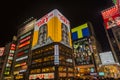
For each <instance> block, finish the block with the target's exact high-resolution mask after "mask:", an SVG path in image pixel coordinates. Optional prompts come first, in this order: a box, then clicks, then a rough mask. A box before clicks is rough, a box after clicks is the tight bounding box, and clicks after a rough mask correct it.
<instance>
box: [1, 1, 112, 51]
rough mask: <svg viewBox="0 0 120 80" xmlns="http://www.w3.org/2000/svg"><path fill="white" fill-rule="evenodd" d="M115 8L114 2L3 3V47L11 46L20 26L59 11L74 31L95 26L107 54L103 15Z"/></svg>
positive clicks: (98, 38) (97, 36)
mask: <svg viewBox="0 0 120 80" xmlns="http://www.w3.org/2000/svg"><path fill="white" fill-rule="evenodd" d="M112 5H113V3H112V0H15V1H12V0H4V1H2V2H0V10H1V11H0V18H1V21H0V23H1V25H0V28H1V29H0V46H4V45H5V44H6V43H8V42H10V41H11V40H12V36H13V35H16V34H17V30H18V27H19V25H20V24H22V23H23V22H24V21H26V20H27V19H29V18H30V17H34V18H36V19H39V18H41V17H43V16H44V15H46V14H47V13H49V12H50V11H52V10H53V9H58V10H59V11H60V12H61V13H62V14H63V15H64V16H65V17H66V18H67V19H68V20H69V21H70V24H71V28H73V27H77V26H79V25H81V24H83V23H85V22H86V21H90V22H92V24H93V26H94V30H95V33H96V38H97V40H98V41H99V42H100V44H101V45H102V47H103V50H104V51H107V50H109V48H108V47H109V46H108V41H107V38H106V36H105V31H104V26H103V20H102V16H101V13H100V11H102V10H104V9H106V8H108V7H110V6H112Z"/></svg>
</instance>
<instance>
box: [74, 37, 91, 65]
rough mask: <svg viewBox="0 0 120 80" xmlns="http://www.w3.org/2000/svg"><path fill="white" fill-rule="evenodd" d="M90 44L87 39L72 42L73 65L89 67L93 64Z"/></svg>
mask: <svg viewBox="0 0 120 80" xmlns="http://www.w3.org/2000/svg"><path fill="white" fill-rule="evenodd" d="M90 45H91V44H90V42H89V39H88V38H83V39H80V40H77V41H74V42H73V48H74V54H75V63H76V64H77V65H89V64H93V61H92V50H91V48H90Z"/></svg>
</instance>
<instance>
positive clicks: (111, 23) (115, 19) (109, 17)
mask: <svg viewBox="0 0 120 80" xmlns="http://www.w3.org/2000/svg"><path fill="white" fill-rule="evenodd" d="M101 13H102V17H103V20H104V23H105V26H106V29H110V28H112V27H116V26H120V14H119V10H118V7H117V6H113V7H110V8H108V9H106V10H103V11H102V12H101Z"/></svg>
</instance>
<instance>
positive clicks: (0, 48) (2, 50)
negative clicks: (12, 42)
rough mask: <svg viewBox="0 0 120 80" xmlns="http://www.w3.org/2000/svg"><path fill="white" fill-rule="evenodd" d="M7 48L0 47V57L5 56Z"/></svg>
mask: <svg viewBox="0 0 120 80" xmlns="http://www.w3.org/2000/svg"><path fill="white" fill-rule="evenodd" d="M4 49H5V47H0V56H2V55H3V53H4Z"/></svg>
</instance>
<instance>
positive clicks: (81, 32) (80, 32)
mask: <svg viewBox="0 0 120 80" xmlns="http://www.w3.org/2000/svg"><path fill="white" fill-rule="evenodd" d="M89 36H90V31H89V28H88V24H87V23H85V24H83V25H80V26H78V27H75V28H73V29H72V40H73V41H74V40H77V39H80V38H83V37H89Z"/></svg>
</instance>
